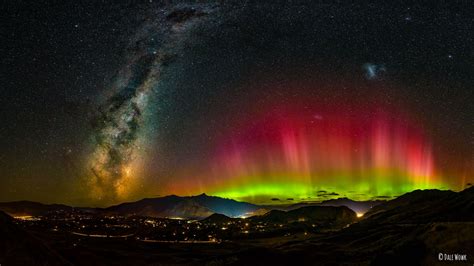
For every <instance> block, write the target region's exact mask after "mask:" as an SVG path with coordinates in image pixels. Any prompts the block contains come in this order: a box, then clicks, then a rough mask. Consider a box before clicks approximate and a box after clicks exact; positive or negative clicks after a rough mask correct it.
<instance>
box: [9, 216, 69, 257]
mask: <svg viewBox="0 0 474 266" xmlns="http://www.w3.org/2000/svg"><path fill="white" fill-rule="evenodd" d="M0 265H69V263H68V262H67V261H65V260H64V259H63V258H62V257H60V256H59V255H58V254H57V253H56V252H54V251H52V250H51V249H49V248H48V247H47V246H46V245H45V244H44V243H42V242H41V241H40V240H39V239H37V238H35V237H33V236H32V235H30V234H29V233H27V232H25V231H24V230H23V229H22V228H20V227H19V226H17V225H16V224H15V223H14V222H13V218H12V217H10V216H9V215H7V214H5V213H4V212H2V211H0Z"/></svg>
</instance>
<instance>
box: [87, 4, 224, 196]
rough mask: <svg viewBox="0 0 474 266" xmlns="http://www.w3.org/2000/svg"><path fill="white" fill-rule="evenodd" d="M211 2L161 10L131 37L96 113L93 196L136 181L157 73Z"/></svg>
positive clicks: (117, 192)
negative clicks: (129, 52)
mask: <svg viewBox="0 0 474 266" xmlns="http://www.w3.org/2000/svg"><path fill="white" fill-rule="evenodd" d="M212 12H215V8H214V7H213V6H210V5H178V6H176V7H174V8H172V9H170V10H161V11H160V12H159V13H158V14H156V16H157V17H155V18H154V19H153V21H152V22H150V23H146V24H144V26H143V27H142V29H140V32H138V34H137V36H136V37H135V38H133V43H132V49H133V50H132V51H133V52H132V55H131V58H130V59H129V61H128V63H127V66H126V67H125V68H124V69H122V70H121V71H120V72H119V73H118V75H117V80H116V81H115V82H114V85H113V86H112V88H111V89H110V90H111V92H109V93H110V94H111V95H110V96H109V98H108V99H107V100H106V102H105V103H104V104H103V105H102V106H100V108H99V110H98V113H99V114H98V116H97V117H96V118H95V119H94V121H93V124H94V128H95V135H94V140H95V145H96V149H95V151H94V153H93V154H92V156H91V158H90V164H91V172H92V174H91V175H90V177H89V179H88V183H89V186H90V187H91V191H92V196H93V197H95V198H97V199H98V200H116V199H123V198H125V197H127V196H128V193H129V192H130V191H132V190H133V189H134V188H135V186H136V185H137V180H136V176H135V169H136V161H137V157H139V155H140V150H141V149H143V147H142V146H143V145H144V142H146V140H144V138H145V133H146V131H145V129H144V127H146V126H147V125H146V124H145V123H144V121H143V120H144V119H143V117H144V115H145V114H144V113H146V112H147V111H148V109H149V101H150V98H151V97H155V96H156V90H159V89H160V88H159V87H160V75H161V73H162V71H163V69H164V68H166V66H167V65H168V64H170V63H171V62H172V61H173V59H174V58H175V57H176V56H179V53H180V52H181V50H182V49H183V44H184V43H185V42H186V39H187V37H188V35H189V32H191V31H192V30H193V29H194V27H196V25H198V24H199V23H200V22H202V21H204V20H205V19H206V17H208V16H209V15H212Z"/></svg>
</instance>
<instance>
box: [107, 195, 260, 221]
mask: <svg viewBox="0 0 474 266" xmlns="http://www.w3.org/2000/svg"><path fill="white" fill-rule="evenodd" d="M259 209H261V207H260V206H258V205H254V204H251V203H247V202H240V201H236V200H232V199H224V198H220V197H214V196H208V195H206V194H201V195H198V196H190V197H179V196H175V195H172V196H166V197H161V198H150V199H142V200H139V201H135V202H129V203H122V204H119V205H116V206H112V207H109V208H106V209H104V211H105V212H106V213H116V214H121V215H131V214H135V215H143V216H151V217H168V218H173V217H181V218H198V219H199V218H205V217H208V216H210V215H211V214H213V213H220V214H224V215H226V216H229V217H241V216H248V215H252V213H254V212H255V211H258V210H259Z"/></svg>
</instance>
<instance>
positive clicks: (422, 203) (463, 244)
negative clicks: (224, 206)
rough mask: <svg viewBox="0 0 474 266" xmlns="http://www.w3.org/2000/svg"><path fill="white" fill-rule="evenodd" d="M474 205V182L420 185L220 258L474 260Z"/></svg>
mask: <svg viewBox="0 0 474 266" xmlns="http://www.w3.org/2000/svg"><path fill="white" fill-rule="evenodd" d="M473 207H474V187H471V188H469V189H466V190H464V191H461V192H458V193H456V192H452V191H439V190H424V191H421V190H417V191H413V192H410V193H407V194H405V195H402V196H400V197H399V198H397V199H394V200H391V201H387V202H386V203H383V204H381V205H379V206H377V207H375V208H374V209H373V210H371V211H370V212H368V213H367V214H366V215H364V217H365V218H364V219H363V220H361V221H360V222H357V223H354V224H352V225H351V226H349V227H348V228H345V229H343V230H340V231H337V232H334V233H329V234H322V235H320V236H316V237H313V238H311V239H309V240H304V241H288V242H286V243H284V244H281V245H279V246H277V247H276V248H275V247H272V248H266V247H263V248H262V247H256V248H252V249H247V250H243V251H240V252H239V253H237V254H232V255H228V256H225V257H221V258H219V261H223V262H224V264H225V263H227V262H229V264H231V265H247V264H252V263H255V262H261V263H265V264H270V265H315V264H316V265H340V264H344V265H447V264H450V265H472V264H473V263H474V249H473V248H472V247H474V209H473ZM279 214H281V213H279ZM440 253H442V255H443V256H444V254H447V255H453V257H452V261H446V259H445V257H443V260H442V261H440V259H439V254H440ZM454 254H460V255H467V256H466V257H465V258H466V259H467V260H466V261H455V260H454ZM235 258H238V259H237V260H236V259H235ZM231 259H233V260H232V261H231Z"/></svg>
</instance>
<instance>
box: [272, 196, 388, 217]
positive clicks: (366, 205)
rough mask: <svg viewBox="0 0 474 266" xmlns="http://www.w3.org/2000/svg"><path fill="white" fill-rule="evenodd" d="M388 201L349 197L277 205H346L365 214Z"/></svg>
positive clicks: (290, 207)
mask: <svg viewBox="0 0 474 266" xmlns="http://www.w3.org/2000/svg"><path fill="white" fill-rule="evenodd" d="M384 202H386V201H385V200H367V201H355V200H351V199H348V198H338V199H330V200H325V201H323V202H301V203H296V204H292V205H289V206H281V207H275V208H278V209H280V210H294V209H298V208H301V207H305V206H335V207H337V206H346V207H348V208H350V209H351V210H353V211H355V212H356V213H358V214H364V213H366V212H368V211H369V210H370V209H371V208H373V207H375V206H377V205H379V204H382V203H384Z"/></svg>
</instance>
